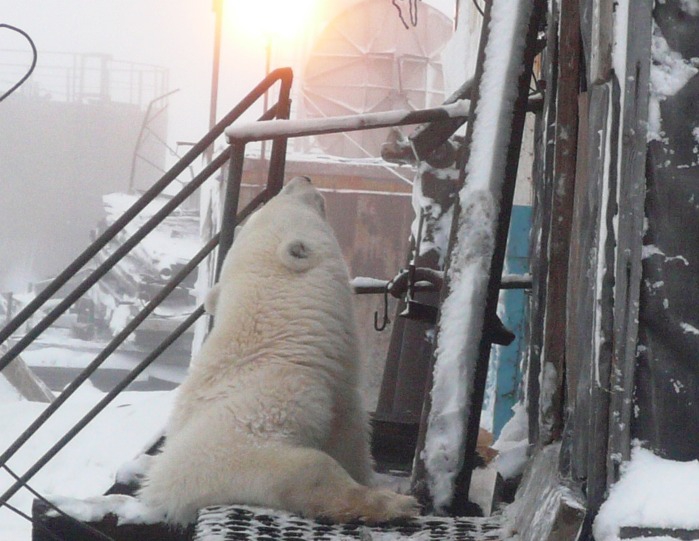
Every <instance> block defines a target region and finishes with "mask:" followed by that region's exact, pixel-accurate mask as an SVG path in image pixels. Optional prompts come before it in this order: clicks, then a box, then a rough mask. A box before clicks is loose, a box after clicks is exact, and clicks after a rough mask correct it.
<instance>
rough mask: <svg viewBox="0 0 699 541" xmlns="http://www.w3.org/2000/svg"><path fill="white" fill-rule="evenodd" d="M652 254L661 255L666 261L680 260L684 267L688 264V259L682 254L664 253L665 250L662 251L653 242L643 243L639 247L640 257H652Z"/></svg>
mask: <svg viewBox="0 0 699 541" xmlns="http://www.w3.org/2000/svg"><path fill="white" fill-rule="evenodd" d="M654 255H661V256H663V258H664V259H665V261H668V262H669V261H680V262H681V263H682V264H684V265H685V266H686V267H688V266H689V261H688V260H687V258H686V257H684V256H683V255H666V254H665V252H663V251H662V250H661V249H660V248H658V247H657V246H656V245H655V244H644V245H643V247H642V248H641V258H642V259H648V258H649V257H652V256H654Z"/></svg>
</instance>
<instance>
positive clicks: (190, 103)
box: [0, 0, 454, 142]
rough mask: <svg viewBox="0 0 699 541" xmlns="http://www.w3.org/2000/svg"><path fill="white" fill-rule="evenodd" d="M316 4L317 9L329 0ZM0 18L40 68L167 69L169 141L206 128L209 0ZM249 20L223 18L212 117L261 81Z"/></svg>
mask: <svg viewBox="0 0 699 541" xmlns="http://www.w3.org/2000/svg"><path fill="white" fill-rule="evenodd" d="M225 1H226V2H227V4H226V5H227V8H226V9H228V10H229V13H232V12H233V10H235V9H238V8H237V7H236V6H241V7H242V6H244V5H245V4H246V3H247V5H253V3H252V2H249V1H248V0H225ZM254 1H255V0H253V2H254ZM256 1H258V2H259V1H260V0H256ZM316 1H317V2H319V3H321V4H322V3H324V2H335V1H336V0H316ZM385 1H386V2H389V1H390V0H385ZM231 2H233V4H231ZM288 2H289V3H290V4H291V3H295V5H301V3H302V2H301V1H300V0H288ZM405 3H406V4H407V2H405ZM429 3H431V4H434V5H436V6H437V7H440V8H442V9H443V10H444V11H445V12H447V13H449V14H451V12H452V11H453V5H454V0H430V2H429ZM0 21H1V22H4V23H8V24H12V25H14V26H18V27H20V28H22V29H23V30H25V31H26V32H28V33H29V34H30V35H31V37H32V39H33V40H34V42H35V43H36V46H37V49H38V50H39V65H40V66H41V64H42V62H46V61H48V60H49V58H50V57H49V56H47V55H44V56H43V57H42V52H43V53H47V52H70V53H74V52H79V53H108V54H111V55H112V56H113V58H114V59H115V60H121V61H131V62H141V63H147V64H155V65H159V66H162V67H165V68H168V69H169V77H170V85H169V87H170V89H176V88H179V89H180V91H179V92H178V93H177V94H175V95H174V96H172V97H171V98H170V110H169V115H170V116H169V118H170V133H169V140H170V141H171V142H174V141H182V140H185V141H193V140H197V139H199V138H200V137H201V136H202V135H203V134H204V132H205V131H206V128H207V126H208V116H209V113H208V111H209V101H210V93H211V65H212V51H213V29H214V15H213V11H212V0H0ZM254 23H255V21H252V22H248V23H247V24H246V25H245V28H244V30H241V28H240V27H237V28H236V27H235V23H233V22H231V21H230V20H228V21H226V25H225V26H224V31H223V47H222V57H221V80H220V85H219V114H223V113H224V112H226V111H228V110H229V109H230V108H231V107H232V106H233V105H235V103H237V102H238V101H239V99H240V98H241V97H242V96H244V95H245V94H246V93H247V91H248V90H250V88H252V86H253V85H254V84H256V83H257V82H258V81H259V80H260V79H261V78H262V77H263V76H264V43H265V42H264V39H263V38H260V39H255V38H254V37H253V34H252V33H251V32H250V31H254V26H255V24H254ZM7 48H13V49H16V48H22V49H25V48H26V45H25V44H24V43H23V42H22V41H21V40H20V39H18V38H17V37H16V36H15V35H12V33H10V32H8V31H6V30H4V31H0V50H2V49H7ZM273 56H274V55H273ZM27 58H28V57H27ZM0 60H1V57H0ZM274 64H275V61H274V59H273V65H272V68H274V67H278V66H275V65H274ZM2 90H4V89H2ZM256 114H258V113H256ZM251 116H252V115H251Z"/></svg>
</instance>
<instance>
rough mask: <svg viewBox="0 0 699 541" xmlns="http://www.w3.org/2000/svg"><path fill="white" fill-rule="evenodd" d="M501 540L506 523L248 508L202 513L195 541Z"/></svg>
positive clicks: (492, 519) (491, 519)
mask: <svg viewBox="0 0 699 541" xmlns="http://www.w3.org/2000/svg"><path fill="white" fill-rule="evenodd" d="M248 539H249V540H251V541H252V540H255V541H272V540H278V539H279V540H281V539H283V540H290V541H331V540H333V539H341V540H343V541H347V540H351V539H359V540H361V541H387V540H389V539H390V540H391V541H400V540H401V539H412V540H415V539H420V541H432V540H434V541H496V540H500V539H502V536H501V518H500V517H498V516H495V517H488V518H481V517H456V518H455V517H437V516H424V517H418V518H415V519H411V520H405V521H400V522H395V523H387V524H381V525H374V526H367V525H365V524H362V523H357V522H355V523H349V524H329V523H322V522H316V521H313V520H308V519H304V518H302V517H300V516H298V515H295V514H293V513H286V512H282V511H275V510H270V509H262V508H254V507H247V506H215V507H208V508H206V509H202V510H201V511H200V512H199V519H198V521H197V524H196V527H195V530H194V541H234V540H235V541H244V540H248Z"/></svg>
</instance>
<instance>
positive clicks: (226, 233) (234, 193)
mask: <svg viewBox="0 0 699 541" xmlns="http://www.w3.org/2000/svg"><path fill="white" fill-rule="evenodd" d="M244 160H245V143H244V142H241V141H234V142H233V143H232V144H231V159H230V161H229V162H228V181H227V184H226V195H225V200H224V203H223V216H222V219H221V236H220V240H219V245H218V255H217V260H216V279H215V280H216V281H218V278H219V276H220V275H221V268H222V266H223V260H224V259H225V257H226V254H227V253H228V250H229V249H230V247H231V246H232V245H233V237H234V236H235V228H236V226H237V225H238V219H237V218H238V202H239V200H240V185H241V183H242V182H243V162H244Z"/></svg>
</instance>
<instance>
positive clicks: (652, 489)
mask: <svg viewBox="0 0 699 541" xmlns="http://www.w3.org/2000/svg"><path fill="white" fill-rule="evenodd" d="M697 509H699V461H697V460H693V461H691V462H675V461H672V460H665V459H663V458H660V457H658V456H655V455H654V454H653V453H652V452H651V451H649V450H647V449H643V448H641V447H639V446H638V445H637V446H636V447H634V449H633V450H632V453H631V460H630V461H629V462H627V463H626V464H624V466H623V467H622V476H621V479H620V480H619V482H618V483H616V484H615V485H614V486H613V487H612V488H611V491H610V494H609V498H608V499H607V501H606V502H605V503H604V504H603V505H602V508H601V509H600V512H599V514H598V515H597V518H596V519H595V523H594V536H595V539H596V540H597V541H619V530H620V528H622V527H624V526H637V527H641V528H644V527H645V528H682V529H688V530H693V529H697V528H699V514H697ZM644 539H645V538H644Z"/></svg>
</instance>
